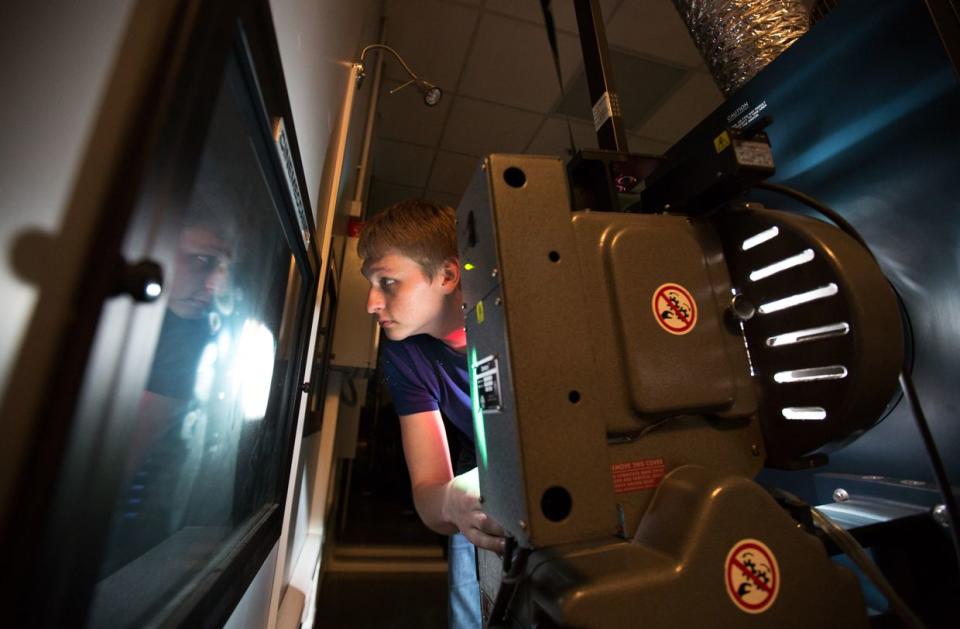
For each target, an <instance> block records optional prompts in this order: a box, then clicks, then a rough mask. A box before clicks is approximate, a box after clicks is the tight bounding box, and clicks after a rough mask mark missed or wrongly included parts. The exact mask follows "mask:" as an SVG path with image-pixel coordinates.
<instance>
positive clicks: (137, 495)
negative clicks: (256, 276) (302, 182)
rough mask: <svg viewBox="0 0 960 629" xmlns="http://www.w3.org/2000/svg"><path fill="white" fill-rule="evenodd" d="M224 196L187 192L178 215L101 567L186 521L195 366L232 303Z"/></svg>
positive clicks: (109, 568)
mask: <svg viewBox="0 0 960 629" xmlns="http://www.w3.org/2000/svg"><path fill="white" fill-rule="evenodd" d="M204 192H207V193H206V194H204ZM233 196H234V195H229V194H226V195H225V194H211V193H210V192H209V191H205V190H203V189H201V190H199V191H195V192H194V195H193V198H192V200H191V204H190V207H189V209H188V211H187V214H186V216H185V217H184V224H183V228H182V230H181V232H180V234H179V236H178V242H177V252H176V258H175V260H174V268H173V272H172V274H171V278H172V279H171V282H170V283H169V285H168V291H167V294H168V298H167V311H166V313H165V315H164V319H163V323H162V326H161V330H160V336H159V338H158V340H157V345H156V349H155V352H154V359H153V364H152V367H151V370H150V375H149V378H148V381H147V386H146V388H145V390H144V392H143V395H142V397H141V401H140V410H139V415H138V417H137V419H136V427H135V428H134V436H133V440H132V443H131V447H130V450H129V451H128V453H127V457H128V458H127V466H126V467H127V474H126V478H127V482H126V483H125V486H124V487H123V488H122V490H121V497H120V503H119V504H118V506H117V512H116V516H115V524H114V531H113V534H112V536H111V537H112V548H111V553H110V557H109V559H108V561H107V562H106V565H105V566H104V574H109V573H111V572H113V571H114V570H116V569H119V568H120V567H122V566H124V565H126V564H128V563H130V562H131V561H133V560H134V559H136V558H137V557H140V556H141V555H143V554H144V553H146V552H147V551H149V550H150V549H151V548H153V547H155V546H157V545H158V544H160V543H161V542H162V541H163V540H165V539H167V538H168V537H169V536H171V535H172V534H173V533H175V532H176V531H178V530H179V529H180V528H181V527H183V526H184V525H185V523H186V518H187V513H188V510H189V507H190V503H191V494H192V492H193V490H194V486H195V483H196V481H197V479H198V477H199V476H200V468H201V466H202V464H203V455H204V449H205V448H206V449H209V445H210V435H207V434H206V433H207V431H208V426H207V424H208V421H207V419H208V410H209V409H208V405H207V404H206V402H207V398H208V396H209V390H208V391H205V392H201V391H199V389H201V388H202V383H203V381H204V373H203V372H204V364H203V363H204V360H205V355H209V354H210V352H211V348H212V347H215V345H216V340H217V336H218V332H220V330H221V328H222V327H223V326H224V319H225V318H228V316H229V315H230V313H231V312H232V310H233V303H232V302H233V299H232V298H231V294H232V291H231V288H230V267H231V264H232V263H233V258H234V251H235V249H236V241H237V238H236V227H235V223H234V219H233V212H235V211H236V203H237V201H236V199H234V198H233ZM206 360H207V361H208V362H209V358H207V359H206ZM214 360H215V358H214ZM207 371H209V366H208V369H207ZM206 380H209V377H208V378H206ZM207 388H208V389H209V387H207Z"/></svg>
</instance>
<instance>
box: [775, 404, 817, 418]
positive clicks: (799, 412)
mask: <svg viewBox="0 0 960 629" xmlns="http://www.w3.org/2000/svg"><path fill="white" fill-rule="evenodd" d="M781 412H782V413H783V416H784V417H785V418H786V419H798V420H806V421H810V420H814V421H822V420H824V419H826V418H827V411H826V410H825V409H822V408H820V407H819V406H792V407H789V408H785V409H783V410H782V411H781Z"/></svg>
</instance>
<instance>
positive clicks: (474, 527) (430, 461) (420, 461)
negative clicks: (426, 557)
mask: <svg viewBox="0 0 960 629" xmlns="http://www.w3.org/2000/svg"><path fill="white" fill-rule="evenodd" d="M400 431H401V434H402V435H403V454H404V457H405V458H406V460H407V469H408V470H409V472H410V482H411V484H412V486H413V501H414V504H415V505H416V508H417V513H418V514H419V515H420V519H421V520H423V523H424V524H426V525H427V526H428V527H429V528H431V529H432V530H434V531H436V532H438V533H442V534H444V535H452V534H454V533H456V532H458V531H459V532H462V533H463V534H464V535H465V536H466V538H467V539H468V540H470V541H471V542H472V543H473V544H474V545H475V546H478V547H480V548H486V549H487V550H492V551H495V552H501V551H502V550H503V547H504V539H503V529H502V528H501V527H500V525H499V524H497V523H496V522H495V521H494V520H493V519H492V518H490V517H488V516H487V514H485V513H484V512H483V511H482V509H481V507H480V483H479V476H478V474H477V470H476V468H474V469H472V470H470V471H469V472H466V473H464V474H461V475H460V476H454V475H453V467H452V465H451V464H450V450H449V448H448V447H447V434H446V431H445V430H444V427H443V418H442V417H441V416H440V411H426V412H423V413H414V414H412V415H403V416H401V417H400Z"/></svg>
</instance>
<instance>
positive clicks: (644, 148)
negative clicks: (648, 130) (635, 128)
mask: <svg viewBox="0 0 960 629" xmlns="http://www.w3.org/2000/svg"><path fill="white" fill-rule="evenodd" d="M627 142H628V143H629V144H630V152H631V153H646V154H648V155H663V154H664V153H666V152H667V149H668V148H670V146H671V145H670V143H669V142H661V141H660V140H654V139H653V138H648V137H646V136H643V135H637V134H636V133H628V134H627Z"/></svg>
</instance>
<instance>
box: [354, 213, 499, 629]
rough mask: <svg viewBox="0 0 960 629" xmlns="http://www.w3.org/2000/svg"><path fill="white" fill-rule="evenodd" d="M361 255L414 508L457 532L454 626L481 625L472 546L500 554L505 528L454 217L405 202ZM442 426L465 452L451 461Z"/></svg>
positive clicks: (366, 233) (378, 224) (379, 218)
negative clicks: (469, 335)
mask: <svg viewBox="0 0 960 629" xmlns="http://www.w3.org/2000/svg"><path fill="white" fill-rule="evenodd" d="M358 251H359V254H360V257H361V258H362V259H363V274H364V276H366V278H367V279H368V280H369V281H370V292H369V295H368V298H367V312H369V313H370V314H373V315H374V316H376V317H377V321H378V322H379V323H380V327H381V328H382V329H383V333H384V335H385V336H386V337H387V339H388V341H387V342H386V343H385V344H384V347H383V363H382V369H383V374H384V379H385V381H386V383H387V386H388V387H389V389H390V392H391V395H392V396H393V400H394V405H395V407H396V409H397V414H398V415H399V416H400V429H401V435H402V439H403V452H404V457H405V458H406V461H407V469H408V470H409V471H410V481H411V484H412V487H413V498H414V504H415V505H416V509H417V513H418V514H419V515H420V519H422V520H423V522H424V524H426V525H427V526H428V527H430V528H431V529H433V530H434V531H437V532H438V533H442V534H444V535H450V536H451V540H450V555H449V557H450V567H449V575H450V578H449V582H450V614H449V617H450V626H451V627H458V628H459V627H479V626H480V591H479V586H478V584H477V580H476V563H475V553H474V548H473V546H474V545H475V546H477V547H479V548H485V549H488V550H493V551H495V552H501V551H502V550H503V548H504V537H503V535H504V532H503V529H502V528H501V527H500V525H499V524H497V523H496V522H495V521H494V520H492V519H491V518H489V517H488V516H487V515H486V514H485V513H484V512H483V510H482V509H481V506H480V491H479V478H478V476H477V469H476V462H475V457H474V445H473V417H472V414H471V409H472V405H471V403H470V386H469V384H470V381H469V374H468V372H467V359H466V342H467V339H466V332H465V330H464V323H463V311H462V303H463V301H462V295H461V291H460V263H459V259H458V255H457V236H456V226H455V220H454V211H453V209H451V208H449V207H443V206H440V205H437V204H434V203H431V202H429V201H419V200H418V201H404V202H401V203H397V204H395V205H392V206H390V207H388V208H386V209H385V210H383V211H382V212H381V213H379V214H377V215H376V216H374V217H373V219H371V220H370V221H368V222H367V223H366V224H365V225H364V228H363V231H362V232H361V234H360V241H359V243H358ZM444 421H446V422H449V423H450V424H451V425H452V426H453V428H454V429H455V432H454V434H457V435H458V436H459V437H462V439H463V440H464V441H465V445H466V446H467V447H465V448H463V452H461V455H460V457H459V459H458V461H457V462H456V465H454V464H453V463H452V462H451V456H450V449H449V447H448V444H447V437H446V431H445V428H444Z"/></svg>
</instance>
